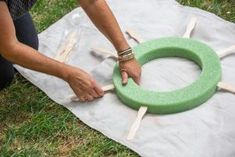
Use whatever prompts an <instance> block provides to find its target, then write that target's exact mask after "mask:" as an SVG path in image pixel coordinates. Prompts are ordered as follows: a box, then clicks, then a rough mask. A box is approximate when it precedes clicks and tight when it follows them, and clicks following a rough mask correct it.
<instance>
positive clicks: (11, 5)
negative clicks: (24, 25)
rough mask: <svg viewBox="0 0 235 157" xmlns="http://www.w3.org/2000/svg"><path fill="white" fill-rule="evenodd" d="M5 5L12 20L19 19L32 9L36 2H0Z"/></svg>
mask: <svg viewBox="0 0 235 157" xmlns="http://www.w3.org/2000/svg"><path fill="white" fill-rule="evenodd" d="M0 1H4V2H6V3H7V6H8V9H9V11H10V13H11V17H12V19H13V20H15V19H17V18H19V17H21V16H22V15H24V14H25V13H27V12H28V11H29V9H31V8H32V6H33V5H34V4H35V3H36V1H37V0H0Z"/></svg>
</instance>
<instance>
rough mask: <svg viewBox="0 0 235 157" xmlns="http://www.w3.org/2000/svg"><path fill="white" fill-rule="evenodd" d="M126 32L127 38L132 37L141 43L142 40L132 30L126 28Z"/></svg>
mask: <svg viewBox="0 0 235 157" xmlns="http://www.w3.org/2000/svg"><path fill="white" fill-rule="evenodd" d="M126 34H127V35H128V37H129V38H131V39H133V40H134V41H135V42H136V43H137V44H140V43H142V42H143V41H144V40H143V39H142V38H141V37H140V36H139V35H138V34H137V33H135V32H134V31H133V30H127V31H126Z"/></svg>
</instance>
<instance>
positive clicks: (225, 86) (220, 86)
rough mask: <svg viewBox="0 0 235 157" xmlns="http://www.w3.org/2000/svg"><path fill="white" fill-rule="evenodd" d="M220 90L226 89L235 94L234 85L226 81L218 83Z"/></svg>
mask: <svg viewBox="0 0 235 157" xmlns="http://www.w3.org/2000/svg"><path fill="white" fill-rule="evenodd" d="M217 87H218V89H219V90H224V91H227V92H230V93H233V94H235V87H233V86H232V85H230V84H228V83H225V82H219V83H218V85H217Z"/></svg>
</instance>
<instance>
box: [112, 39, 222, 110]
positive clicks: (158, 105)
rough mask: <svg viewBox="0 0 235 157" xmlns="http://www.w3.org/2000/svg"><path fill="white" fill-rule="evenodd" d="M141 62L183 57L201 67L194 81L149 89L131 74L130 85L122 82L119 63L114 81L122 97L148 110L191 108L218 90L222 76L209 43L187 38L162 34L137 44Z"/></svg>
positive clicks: (129, 104)
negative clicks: (166, 89)
mask: <svg viewBox="0 0 235 157" xmlns="http://www.w3.org/2000/svg"><path fill="white" fill-rule="evenodd" d="M134 52H135V54H136V58H137V60H138V61H139V62H140V64H141V65H143V64H145V63H147V62H149V61H151V60H153V59H157V58H162V57H183V58H186V59H189V60H192V61H194V62H195V63H196V64H198V65H199V66H200V67H201V69H202V72H201V75H200V77H199V78H198V79H197V80H196V81H194V82H193V83H192V84H191V85H189V86H186V87H184V88H181V89H177V90H174V91H170V92H158V91H157V89H156V90H155V91H151V90H146V89H144V88H142V87H140V86H138V85H137V84H136V83H135V82H134V81H133V80H132V79H131V78H130V79H129V81H128V85H126V86H122V84H121V76H120V72H119V69H118V65H116V67H115V69H114V73H113V83H114V85H115V89H116V93H117V95H118V97H119V98H120V100H121V101H122V102H123V103H124V104H126V105H128V106H130V107H132V108H134V109H139V108H140V106H147V107H148V112H150V113H157V114H169V113H176V112H182V111H185V110H189V109H192V108H194V107H196V106H198V105H200V104H202V103H204V102H205V101H207V100H208V99H209V98H210V97H211V96H213V94H214V93H215V91H216V88H217V84H218V82H219V81H220V80H221V65H220V60H219V58H218V56H217V55H216V53H215V52H214V51H213V50H212V49H211V48H210V47H208V46H207V45H205V44H203V43H201V42H199V41H196V40H193V39H185V38H174V37H170V38H161V39H157V40H152V41H148V42H145V43H142V44H140V45H138V46H136V47H134Z"/></svg>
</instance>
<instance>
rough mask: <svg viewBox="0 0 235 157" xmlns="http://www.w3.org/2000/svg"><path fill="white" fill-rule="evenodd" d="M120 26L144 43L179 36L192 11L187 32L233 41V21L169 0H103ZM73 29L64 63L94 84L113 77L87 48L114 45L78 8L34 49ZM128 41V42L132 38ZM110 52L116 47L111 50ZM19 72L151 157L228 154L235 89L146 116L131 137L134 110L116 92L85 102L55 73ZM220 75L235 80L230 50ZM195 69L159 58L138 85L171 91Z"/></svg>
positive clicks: (214, 43) (234, 145)
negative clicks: (187, 107) (81, 71)
mask: <svg viewBox="0 0 235 157" xmlns="http://www.w3.org/2000/svg"><path fill="white" fill-rule="evenodd" d="M108 3H109V4H110V7H111V8H112V10H113V12H114V14H115V15H116V17H117V19H118V21H119V23H120V25H121V27H122V30H123V31H125V30H126V29H132V30H134V31H135V32H138V33H139V34H140V36H142V38H143V39H144V40H145V41H147V40H150V39H155V38H160V37H166V36H182V35H183V33H184V32H185V29H186V25H187V24H188V22H189V19H190V17H191V16H192V15H194V16H196V17H197V18H198V24H197V26H196V29H195V31H194V33H193V35H192V37H193V38H194V39H198V40H200V41H202V42H205V43H206V44H208V45H209V46H211V47H212V48H213V49H214V50H216V51H217V50H223V49H224V48H227V47H229V46H231V45H233V44H235V24H233V23H229V22H227V21H225V20H223V19H221V18H219V17H217V16H215V15H214V14H211V13H208V12H205V11H202V10H200V9H197V8H190V7H183V6H181V5H179V4H178V3H177V2H175V1H174V0H108ZM74 30H77V31H78V32H79V37H78V39H77V40H78V42H77V45H76V46H75V48H74V49H73V52H72V54H71V55H70V58H69V61H68V64H72V65H75V66H78V67H81V68H83V69H84V70H86V71H88V72H90V73H91V74H92V75H93V76H94V77H95V78H96V79H97V81H98V82H99V83H101V84H102V85H107V84H109V83H111V82H112V80H111V78H112V70H113V66H114V61H112V60H111V59H107V60H105V61H104V62H102V63H101V64H100V60H99V59H97V58H95V57H94V56H92V55H91V54H90V50H91V48H93V47H98V48H105V49H108V50H110V51H112V50H114V49H113V47H112V45H111V44H110V43H109V42H108V41H107V39H105V38H104V37H103V35H102V34H101V33H99V32H98V31H97V29H96V28H95V27H94V26H93V25H92V23H91V22H90V21H89V19H88V17H87V16H86V15H85V13H84V12H83V11H82V10H81V8H78V9H75V10H74V11H72V12H71V13H69V14H68V15H66V16H65V17H63V18H62V19H61V20H59V21H58V22H56V23H55V24H54V25H52V26H51V27H49V28H48V29H47V30H45V31H44V32H42V33H41V34H40V35H39V38H40V52H42V53H43V54H45V55H47V56H49V57H55V56H56V52H57V49H58V48H59V46H60V43H61V42H62V41H63V40H64V37H65V36H66V34H68V33H69V32H70V31H74ZM131 44H132V45H134V42H131ZM113 53H115V52H114V51H113ZM16 68H17V69H18V70H19V71H20V73H21V74H22V75H23V76H24V77H25V78H26V79H28V80H29V81H31V82H32V83H33V84H34V85H36V86H38V87H39V88H40V89H41V90H43V91H44V92H45V93H46V94H47V95H48V96H49V97H50V98H51V99H52V100H54V101H55V102H57V103H58V104H61V105H63V106H65V107H66V108H68V109H69V110H70V111H71V112H73V113H74V114H75V115H76V116H77V117H78V118H79V119H80V120H82V121H83V122H84V123H86V124H87V125H89V126H90V127H92V128H94V129H96V130H98V131H100V132H102V133H103V134H104V135H106V136H107V137H109V138H111V139H114V140H115V141H117V142H119V143H122V144H123V145H125V146H127V147H129V148H131V149H132V150H134V151H135V152H137V153H138V154H140V155H141V156H152V157H156V156H159V157H172V156H174V157H234V156H235V95H232V94H229V93H223V92H217V93H216V94H215V95H214V96H213V98H211V99H210V100H209V101H208V102H206V103H204V104H203V105H201V106H200V107H197V108H195V109H193V110H190V111H187V112H183V113H179V114H172V115H164V116H159V115H151V114H147V116H145V118H144V119H143V121H142V123H141V126H140V129H139V130H138V132H137V134H136V137H135V139H134V140H132V141H127V140H126V136H127V133H128V131H129V128H130V126H131V124H132V123H133V122H134V120H135V118H136V114H137V111H135V110H132V109H130V108H128V107H126V106H125V105H123V104H122V103H121V102H120V101H119V100H118V98H117V96H116V95H115V94H114V93H108V94H106V95H105V96H104V97H103V98H102V99H99V100H96V101H94V102H92V103H89V104H81V103H72V102H71V101H70V97H69V96H70V95H72V94H73V92H72V90H71V89H70V88H69V86H68V85H67V84H66V83H65V82H63V81H62V80H60V79H57V78H55V77H52V76H48V75H45V74H40V73H37V72H33V71H30V70H27V69H24V68H22V67H20V66H16ZM222 69H223V80H224V81H226V82H228V83H231V84H233V85H234V86H235V56H234V55H233V56H230V57H227V58H225V59H224V60H223V61H222ZM199 73H200V70H199V68H198V67H197V66H196V65H194V64H193V63H191V62H188V61H186V60H183V59H175V58H173V59H160V60H158V61H153V62H151V63H149V64H146V65H144V67H143V77H142V83H141V85H142V86H144V87H145V88H149V89H161V90H171V89H175V88H176V87H182V86H185V85H187V84H188V83H190V82H192V81H193V80H195V79H196V78H197V77H198V76H199Z"/></svg>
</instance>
